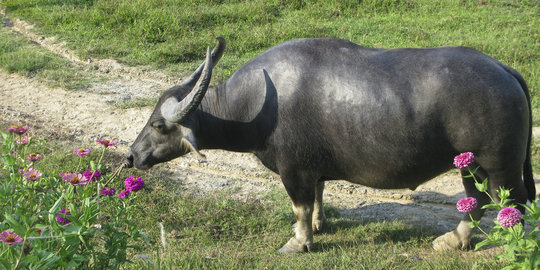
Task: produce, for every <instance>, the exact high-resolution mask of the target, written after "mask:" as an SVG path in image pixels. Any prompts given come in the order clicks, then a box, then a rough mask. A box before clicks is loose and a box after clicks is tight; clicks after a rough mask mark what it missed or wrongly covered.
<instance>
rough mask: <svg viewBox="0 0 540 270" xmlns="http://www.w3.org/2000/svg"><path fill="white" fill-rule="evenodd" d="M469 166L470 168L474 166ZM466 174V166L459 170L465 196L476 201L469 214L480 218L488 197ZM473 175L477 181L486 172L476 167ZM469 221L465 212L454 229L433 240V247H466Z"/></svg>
mask: <svg viewBox="0 0 540 270" xmlns="http://www.w3.org/2000/svg"><path fill="white" fill-rule="evenodd" d="M471 166H472V167H471V168H476V166H473V165H471ZM468 175H469V171H468V170H467V169H466V168H465V169H462V170H461V176H462V181H463V186H464V187H465V193H466V194H467V197H474V198H476V200H477V201H478V206H477V207H476V208H475V209H474V210H472V211H471V212H470V214H471V216H472V217H473V218H474V220H480V219H481V218H482V215H484V211H485V209H482V206H483V205H485V204H488V203H489V202H490V199H489V197H488V196H487V195H486V194H485V193H483V192H480V191H478V190H477V189H476V186H475V185H474V180H473V179H472V178H465V176H468ZM475 177H476V179H477V181H478V182H482V181H483V180H484V179H485V178H486V177H487V174H486V173H485V171H484V170H483V169H482V168H478V170H477V171H476V173H475ZM470 223H471V218H470V217H469V214H465V215H464V216H463V218H462V219H461V221H460V222H459V224H458V226H457V228H456V229H455V230H453V231H451V232H447V233H446V234H443V235H441V236H439V237H437V238H436V239H435V240H434V241H433V248H434V249H435V250H436V251H443V250H456V249H465V248H468V247H469V245H470V239H471V235H472V228H471V227H470V226H469V225H470Z"/></svg>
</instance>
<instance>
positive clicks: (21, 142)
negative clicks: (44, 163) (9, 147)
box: [15, 136, 30, 145]
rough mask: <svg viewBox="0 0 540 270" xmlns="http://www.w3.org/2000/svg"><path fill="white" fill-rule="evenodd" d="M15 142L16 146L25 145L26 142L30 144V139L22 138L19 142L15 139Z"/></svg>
mask: <svg viewBox="0 0 540 270" xmlns="http://www.w3.org/2000/svg"><path fill="white" fill-rule="evenodd" d="M15 141H16V142H17V144H18V145H23V144H27V143H28V142H30V137H28V136H24V137H22V138H21V139H20V140H19V138H17V139H16V140H15Z"/></svg>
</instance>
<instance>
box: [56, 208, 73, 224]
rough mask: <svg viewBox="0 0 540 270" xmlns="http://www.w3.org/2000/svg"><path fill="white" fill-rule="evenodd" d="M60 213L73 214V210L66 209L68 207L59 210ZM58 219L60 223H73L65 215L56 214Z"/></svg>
mask: <svg viewBox="0 0 540 270" xmlns="http://www.w3.org/2000/svg"><path fill="white" fill-rule="evenodd" d="M58 213H60V214H64V215H66V216H71V211H69V209H66V208H64V209H62V210H60V211H58ZM56 221H58V223H60V224H61V225H66V224H69V223H71V221H69V219H67V218H65V217H62V216H56Z"/></svg>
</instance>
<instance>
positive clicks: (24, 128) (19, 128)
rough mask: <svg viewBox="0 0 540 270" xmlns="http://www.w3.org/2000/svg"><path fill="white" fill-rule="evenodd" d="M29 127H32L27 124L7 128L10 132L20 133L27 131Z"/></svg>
mask: <svg viewBox="0 0 540 270" xmlns="http://www.w3.org/2000/svg"><path fill="white" fill-rule="evenodd" d="M29 129H30V127H27V126H9V127H7V128H6V130H7V131H9V132H10V133H12V134H19V135H22V134H24V133H26V132H27V131H28V130H29Z"/></svg>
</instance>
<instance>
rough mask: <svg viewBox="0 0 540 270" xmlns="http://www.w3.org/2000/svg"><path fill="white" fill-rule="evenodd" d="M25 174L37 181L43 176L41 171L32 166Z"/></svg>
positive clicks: (25, 176) (29, 178)
mask: <svg viewBox="0 0 540 270" xmlns="http://www.w3.org/2000/svg"><path fill="white" fill-rule="evenodd" d="M23 176H24V178H26V179H28V180H30V181H36V180H38V179H39V178H40V177H41V172H40V171H38V170H34V169H32V168H30V169H29V170H28V171H26V172H25V173H24V174H23Z"/></svg>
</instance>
